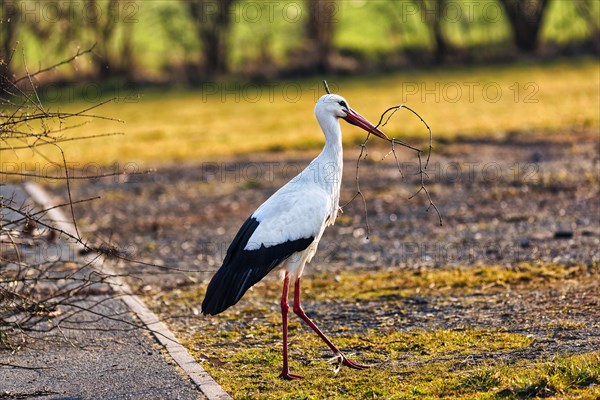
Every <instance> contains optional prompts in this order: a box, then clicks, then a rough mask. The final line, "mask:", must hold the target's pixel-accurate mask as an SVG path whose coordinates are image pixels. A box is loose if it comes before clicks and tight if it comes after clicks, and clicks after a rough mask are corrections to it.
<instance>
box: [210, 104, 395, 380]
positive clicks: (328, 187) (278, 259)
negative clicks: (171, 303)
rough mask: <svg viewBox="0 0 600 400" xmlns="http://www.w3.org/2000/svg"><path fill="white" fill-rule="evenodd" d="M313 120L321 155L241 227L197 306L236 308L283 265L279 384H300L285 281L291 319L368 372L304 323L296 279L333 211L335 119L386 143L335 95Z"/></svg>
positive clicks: (337, 177) (338, 169) (337, 151)
mask: <svg viewBox="0 0 600 400" xmlns="http://www.w3.org/2000/svg"><path fill="white" fill-rule="evenodd" d="M315 115H316V117H317V121H318V122H319V125H320V126H321V129H322V130H323V133H324V134H325V147H324V148H323V151H321V154H319V156H318V157H317V158H315V159H314V160H312V162H311V163H310V164H309V165H308V167H306V169H304V171H302V172H301V173H300V174H299V175H298V176H296V177H295V178H294V179H292V180H291V181H290V182H288V183H287V184H286V185H284V186H283V187H282V188H280V189H279V190H278V191H277V192H275V194H273V195H272V196H271V197H270V198H269V199H267V201H265V202H264V203H263V204H262V205H261V206H260V207H259V208H258V209H257V210H256V211H255V212H254V214H252V215H251V216H250V218H248V219H247V220H246V222H244V224H243V225H242V227H241V228H240V230H239V232H238V233H237V235H236V236H235V238H234V239H233V242H232V243H231V245H230V246H229V248H228V249H227V254H226V256H225V260H224V261H223V265H222V266H221V268H220V269H219V270H218V271H217V272H216V274H215V275H214V277H213V278H212V280H211V281H210V283H209V285H208V289H207V291H206V296H205V298H204V301H203V302H202V313H203V314H204V315H215V314H219V313H221V312H223V311H224V310H226V309H227V308H229V307H230V306H232V305H234V304H236V303H237V302H238V301H239V300H240V299H241V298H242V296H243V295H244V293H246V291H247V290H248V289H249V288H250V287H251V286H253V285H254V284H255V283H257V282H258V281H260V280H261V279H262V278H264V277H265V276H266V275H267V274H268V273H269V272H270V271H272V270H273V269H274V268H275V267H277V266H278V265H280V264H282V263H284V262H285V263H286V265H287V269H286V271H285V277H284V280H283V292H282V295H281V314H282V323H283V370H282V372H281V375H280V377H281V378H284V379H298V378H302V376H300V375H296V374H291V373H290V370H289V366H288V332H287V330H288V319H287V317H288V310H289V306H288V288H289V283H290V275H293V276H294V278H295V284H294V303H293V310H294V313H296V314H297V315H298V316H299V317H300V318H302V320H304V322H306V323H307V324H308V326H310V327H311V328H312V330H314V331H315V332H316V333H317V334H318V335H319V336H320V337H321V339H323V341H324V342H325V343H326V344H327V346H329V348H330V349H331V350H332V351H333V353H334V355H335V357H337V358H338V360H339V362H340V363H343V364H344V365H346V366H348V367H351V368H355V369H364V368H368V367H367V366H366V365H362V364H358V363H356V362H354V361H351V360H349V359H348V358H347V357H346V356H344V354H342V352H341V351H340V350H339V349H338V348H337V347H336V346H335V345H334V344H333V343H332V342H331V341H330V340H329V339H328V338H327V337H326V336H325V335H324V334H323V332H321V330H319V328H318V327H317V326H316V325H315V324H314V323H313V322H312V321H311V320H310V318H308V316H307V315H306V313H305V312H304V310H303V309H302V306H301V305H300V277H301V275H302V271H303V270H304V266H305V265H306V263H307V262H310V260H311V259H312V258H313V256H314V255H315V252H316V251H317V245H318V243H319V240H320V239H321V236H322V235H323V231H324V230H325V228H326V227H328V226H329V225H333V223H334V222H335V219H336V216H337V213H338V210H339V198H340V185H341V182H342V168H343V157H342V131H341V129H340V124H339V122H338V119H339V118H343V119H344V120H346V121H347V122H349V123H350V124H352V125H356V126H358V127H360V128H362V129H364V130H365V131H367V132H369V133H372V134H374V135H376V136H379V137H380V138H382V139H386V140H387V139H388V137H387V136H386V135H385V134H384V133H383V132H382V131H380V130H379V129H377V128H376V127H375V126H374V125H373V124H372V123H370V122H369V121H367V120H366V119H365V118H364V117H362V116H361V115H360V114H358V113H357V112H356V111H354V110H352V109H351V108H350V107H349V106H348V103H347V102H346V100H344V98H342V97H341V96H338V95H335V94H327V95H324V96H322V97H321V98H320V99H319V101H318V102H317V104H316V106H315Z"/></svg>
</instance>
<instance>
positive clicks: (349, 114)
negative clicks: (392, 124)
mask: <svg viewBox="0 0 600 400" xmlns="http://www.w3.org/2000/svg"><path fill="white" fill-rule="evenodd" d="M344 119H345V120H346V122H348V123H350V124H352V125H356V126H358V127H359V128H362V129H364V130H365V131H367V132H369V133H372V134H373V135H375V136H379V137H380V138H382V139H385V140H390V138H388V137H387V135H386V134H385V133H383V132H382V131H380V130H379V128H375V125H373V124H372V123H370V122H369V121H368V120H367V119H366V118H365V117H363V116H362V115H360V114H359V113H357V112H356V111H354V110H353V109H351V108H349V109H348V110H346V116H345V117H344Z"/></svg>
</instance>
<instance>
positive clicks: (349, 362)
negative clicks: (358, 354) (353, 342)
mask: <svg viewBox="0 0 600 400" xmlns="http://www.w3.org/2000/svg"><path fill="white" fill-rule="evenodd" d="M342 359H343V361H342V363H343V364H344V365H345V366H346V367H350V368H354V369H367V368H371V367H370V366H369V365H365V364H359V363H357V362H356V361H352V360H351V359H349V358H348V357H346V356H344V355H343V354H342Z"/></svg>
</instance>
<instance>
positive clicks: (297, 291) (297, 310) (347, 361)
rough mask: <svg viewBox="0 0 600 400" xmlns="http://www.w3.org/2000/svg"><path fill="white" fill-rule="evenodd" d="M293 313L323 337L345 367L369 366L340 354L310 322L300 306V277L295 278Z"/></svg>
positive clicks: (364, 367)
mask: <svg viewBox="0 0 600 400" xmlns="http://www.w3.org/2000/svg"><path fill="white" fill-rule="evenodd" d="M294 313H296V315H298V316H299V317H300V318H302V320H303V321H304V322H306V323H307V325H308V326H310V327H311V329H312V330H313V331H315V332H316V334H317V335H319V337H320V338H321V339H323V341H324V342H325V344H326V345H327V346H329V348H330V349H331V351H333V353H334V355H335V356H336V357H339V358H340V359H341V363H342V364H344V365H345V366H347V367H350V368H354V369H366V368H369V366H368V365H364V364H359V363H357V362H354V361H352V360H350V359H348V358H347V357H346V356H345V355H344V354H342V352H341V351H340V349H338V348H337V347H336V346H335V345H334V344H333V343H332V342H331V340H329V338H327V336H325V334H324V333H323V332H321V330H320V329H319V328H318V327H317V325H315V323H314V322H312V321H311V319H310V318H308V315H306V313H305V312H304V310H303V309H302V306H301V305H300V278H297V279H296V282H295V284H294Z"/></svg>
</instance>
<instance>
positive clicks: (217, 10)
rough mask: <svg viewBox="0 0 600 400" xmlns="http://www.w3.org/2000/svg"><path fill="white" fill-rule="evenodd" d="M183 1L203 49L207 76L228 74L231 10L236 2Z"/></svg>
mask: <svg viewBox="0 0 600 400" xmlns="http://www.w3.org/2000/svg"><path fill="white" fill-rule="evenodd" d="M183 1H184V4H185V5H186V7H187V8H188V11H189V12H190V14H191V16H192V19H193V21H192V22H193V24H194V25H195V27H196V32H197V35H198V39H199V40H200V43H201V44H202V47H203V53H204V69H205V73H206V74H207V76H215V75H220V74H224V73H227V72H228V71H229V62H228V60H229V36H230V33H231V32H230V31H231V17H232V12H231V10H230V9H231V6H232V5H233V4H234V3H235V1H236V0H220V1H216V0H183Z"/></svg>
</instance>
